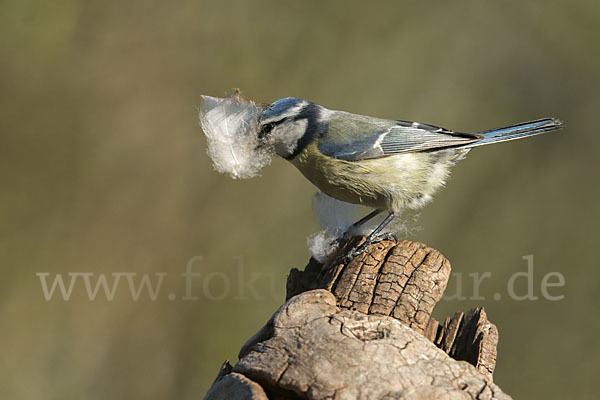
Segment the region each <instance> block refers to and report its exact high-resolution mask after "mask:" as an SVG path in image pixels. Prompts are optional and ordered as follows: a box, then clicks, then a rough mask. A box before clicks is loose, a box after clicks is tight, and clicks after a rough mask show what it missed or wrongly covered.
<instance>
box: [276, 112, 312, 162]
mask: <svg viewBox="0 0 600 400" xmlns="http://www.w3.org/2000/svg"><path fill="white" fill-rule="evenodd" d="M307 125H308V121H307V120H305V119H301V120H299V121H294V122H289V123H285V124H282V125H280V126H278V127H277V128H275V142H276V143H275V148H276V151H277V153H278V154H280V155H282V154H291V153H293V152H294V150H295V149H296V147H297V146H298V141H299V140H300V138H301V137H302V136H303V135H304V132H306V127H307Z"/></svg>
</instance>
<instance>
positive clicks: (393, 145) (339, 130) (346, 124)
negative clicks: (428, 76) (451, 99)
mask: <svg viewBox="0 0 600 400" xmlns="http://www.w3.org/2000/svg"><path fill="white" fill-rule="evenodd" d="M328 130H329V131H332V132H333V133H332V134H331V135H328V134H325V135H324V137H323V138H322V140H320V142H319V150H320V151H321V152H322V153H323V154H325V155H327V156H329V157H333V158H337V159H341V160H346V161H359V160H367V159H373V158H380V157H386V156H390V155H394V154H400V153H409V152H421V151H431V150H436V149H442V148H447V147H455V146H462V145H467V144H470V143H474V142H476V141H479V140H481V139H482V135H479V134H470V133H456V132H453V131H450V130H448V129H444V128H440V127H437V126H433V125H426V124H421V123H418V122H408V121H390V120H376V119H373V122H372V123H370V124H367V123H366V121H365V119H363V118H360V119H356V120H355V121H352V120H348V115H347V114H346V115H345V118H344V121H343V122H342V123H341V124H336V120H335V119H332V121H331V124H330V126H329V127H328ZM369 130H371V133H369ZM344 131H345V134H344ZM365 131H366V132H365ZM328 136H331V137H332V138H335V139H336V140H328ZM342 136H345V137H350V138H351V140H349V141H345V140H340V139H341V138H342Z"/></svg>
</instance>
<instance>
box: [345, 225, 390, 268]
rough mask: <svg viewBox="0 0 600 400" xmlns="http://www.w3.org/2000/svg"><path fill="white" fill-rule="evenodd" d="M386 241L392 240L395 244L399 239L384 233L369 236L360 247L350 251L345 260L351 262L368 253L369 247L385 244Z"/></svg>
mask: <svg viewBox="0 0 600 400" xmlns="http://www.w3.org/2000/svg"><path fill="white" fill-rule="evenodd" d="M384 240H390V241H393V242H397V241H398V237H397V236H396V235H395V234H393V233H391V232H384V233H379V234H376V235H369V236H367V238H366V239H365V241H364V242H362V243H361V244H360V245H357V246H354V247H353V248H352V249H350V251H348V253H346V257H344V260H345V261H346V262H350V261H351V260H352V259H353V258H354V257H356V256H359V255H361V254H362V253H364V252H365V251H367V249H368V248H369V247H371V245H373V244H375V243H378V242H383V241H384Z"/></svg>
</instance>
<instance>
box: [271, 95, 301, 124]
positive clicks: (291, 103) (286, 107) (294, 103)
mask: <svg viewBox="0 0 600 400" xmlns="http://www.w3.org/2000/svg"><path fill="white" fill-rule="evenodd" d="M304 103H305V101H304V100H300V99H297V98H295V97H286V98H284V99H279V100H277V101H275V102H274V103H272V104H271V105H270V106H269V107H267V108H266V109H265V110H264V111H263V112H262V114H261V120H262V121H269V120H277V119H280V117H284V116H288V115H286V114H290V115H291V113H289V111H290V110H292V109H294V108H296V107H298V106H299V105H301V104H304Z"/></svg>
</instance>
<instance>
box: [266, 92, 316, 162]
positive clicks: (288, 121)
mask: <svg viewBox="0 0 600 400" xmlns="http://www.w3.org/2000/svg"><path fill="white" fill-rule="evenodd" d="M320 108H322V107H320V106H318V105H316V104H314V103H310V102H308V101H306V100H301V99H297V98H294V97H286V98H284V99H280V100H277V101H276V102H274V103H272V104H270V105H269V106H268V107H266V108H265V109H264V110H263V111H262V113H261V114H260V117H259V138H260V140H261V142H262V143H263V144H267V145H271V146H273V148H274V149H275V153H277V155H279V156H281V157H284V158H291V157H293V155H294V152H295V150H296V149H297V148H298V145H299V141H300V140H301V139H302V138H303V137H305V135H306V134H307V132H308V131H309V129H314V127H315V125H316V122H317V120H318V116H319V110H320Z"/></svg>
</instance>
